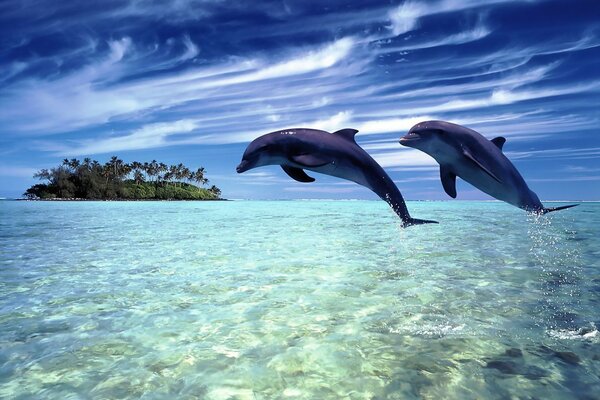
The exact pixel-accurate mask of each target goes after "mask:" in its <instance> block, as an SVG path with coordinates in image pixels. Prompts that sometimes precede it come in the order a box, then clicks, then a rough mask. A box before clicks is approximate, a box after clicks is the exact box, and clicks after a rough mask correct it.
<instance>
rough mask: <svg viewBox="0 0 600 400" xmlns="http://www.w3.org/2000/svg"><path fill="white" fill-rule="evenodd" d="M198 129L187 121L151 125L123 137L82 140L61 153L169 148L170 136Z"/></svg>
mask: <svg viewBox="0 0 600 400" xmlns="http://www.w3.org/2000/svg"><path fill="white" fill-rule="evenodd" d="M197 127H198V125H197V123H196V122H195V121H192V120H187V119H186V120H179V121H175V122H161V123H156V124H149V125H144V126H143V127H141V128H139V129H137V130H135V131H133V132H132V133H130V134H127V135H123V136H116V137H108V138H105V139H100V140H82V141H79V143H78V144H76V145H75V146H72V147H65V148H63V149H62V150H60V151H59V153H60V154H62V155H69V156H76V155H82V154H86V155H87V154H100V153H112V152H118V151H126V150H137V149H148V148H153V147H162V146H168V145H170V143H169V142H168V141H167V139H168V137H169V136H171V135H175V134H181V133H190V132H192V131H193V130H194V129H196V128H197ZM175 144H176V142H175Z"/></svg>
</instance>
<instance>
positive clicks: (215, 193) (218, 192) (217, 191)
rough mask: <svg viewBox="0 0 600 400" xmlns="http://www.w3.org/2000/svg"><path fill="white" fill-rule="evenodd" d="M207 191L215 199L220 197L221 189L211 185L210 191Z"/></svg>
mask: <svg viewBox="0 0 600 400" xmlns="http://www.w3.org/2000/svg"><path fill="white" fill-rule="evenodd" d="M208 191H209V192H211V193H212V194H214V195H215V196H216V197H221V189H219V188H218V187H216V186H215V185H212V186H211V187H210V189H208Z"/></svg>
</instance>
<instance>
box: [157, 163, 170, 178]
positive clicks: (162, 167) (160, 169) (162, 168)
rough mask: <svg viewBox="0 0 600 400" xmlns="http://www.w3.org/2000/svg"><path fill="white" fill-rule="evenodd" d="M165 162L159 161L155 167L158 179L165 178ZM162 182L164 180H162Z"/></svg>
mask: <svg viewBox="0 0 600 400" xmlns="http://www.w3.org/2000/svg"><path fill="white" fill-rule="evenodd" d="M167 168H168V167H167V164H165V163H159V164H158V167H157V168H156V169H157V173H158V180H159V181H164V180H165V175H166V173H167V170H168V169H167ZM163 183H164V182H163Z"/></svg>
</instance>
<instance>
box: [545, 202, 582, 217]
mask: <svg viewBox="0 0 600 400" xmlns="http://www.w3.org/2000/svg"><path fill="white" fill-rule="evenodd" d="M578 205H579V204H569V205H568V206H560V207H547V208H546V207H544V209H543V210H542V215H543V214H548V213H549V212H552V211H558V210H564V209H566V208H571V207H575V206H578Z"/></svg>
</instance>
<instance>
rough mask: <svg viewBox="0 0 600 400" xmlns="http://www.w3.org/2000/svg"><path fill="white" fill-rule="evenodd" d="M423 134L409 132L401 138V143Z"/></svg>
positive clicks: (403, 143)
mask: <svg viewBox="0 0 600 400" xmlns="http://www.w3.org/2000/svg"><path fill="white" fill-rule="evenodd" d="M420 137H421V135H419V134H418V133H416V132H412V131H411V132H408V133H407V134H406V135H404V136H402V137H401V138H400V144H402V145H406V144H407V143H408V142H410V141H413V140H415V139H419V138H420Z"/></svg>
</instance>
